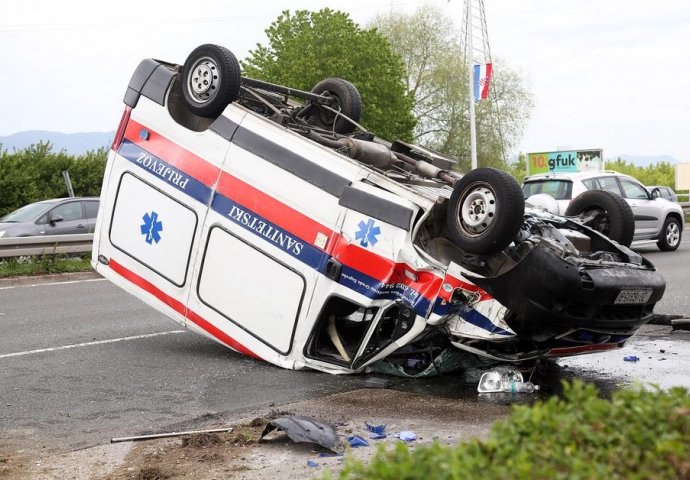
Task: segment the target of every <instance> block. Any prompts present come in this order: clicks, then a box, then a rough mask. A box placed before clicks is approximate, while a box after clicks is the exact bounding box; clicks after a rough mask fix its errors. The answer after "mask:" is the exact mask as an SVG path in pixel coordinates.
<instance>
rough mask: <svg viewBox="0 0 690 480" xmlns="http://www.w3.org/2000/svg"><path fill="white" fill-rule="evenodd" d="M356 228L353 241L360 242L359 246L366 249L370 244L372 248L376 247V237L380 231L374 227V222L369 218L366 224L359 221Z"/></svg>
mask: <svg viewBox="0 0 690 480" xmlns="http://www.w3.org/2000/svg"><path fill="white" fill-rule="evenodd" d="M357 226H358V227H359V231H357V232H356V233H355V240H361V241H360V242H359V244H360V245H361V246H363V247H364V248H368V247H369V244H370V243H371V246H372V247H373V246H374V245H376V243H377V242H378V239H377V238H376V237H377V235H379V234H380V233H381V229H380V228H379V227H375V226H374V220H373V219H371V218H370V219H369V220H368V221H367V223H364V220H361V221H360V222H359V223H358V224H357Z"/></svg>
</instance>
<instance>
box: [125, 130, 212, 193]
mask: <svg viewBox="0 0 690 480" xmlns="http://www.w3.org/2000/svg"><path fill="white" fill-rule="evenodd" d="M142 131H145V132H146V133H147V135H145V136H147V137H148V138H147V139H144V138H142V136H141V135H142V133H141V132H142ZM125 138H126V139H127V140H129V141H130V142H132V143H134V144H135V145H137V146H139V147H140V148H143V149H144V150H146V151H147V152H149V153H152V154H153V155H155V156H157V157H158V158H160V159H162V160H164V161H165V162H167V163H169V164H170V165H172V166H173V167H175V168H178V169H180V170H182V171H183V172H184V173H186V174H187V175H189V176H191V177H194V178H195V179H196V180H199V181H200V182H201V183H203V184H204V185H206V186H207V187H211V188H213V184H214V183H216V180H218V174H219V173H220V168H218V167H216V166H214V165H212V164H211V163H209V162H207V161H206V160H204V159H203V158H201V157H199V156H198V155H195V154H193V153H192V152H190V151H189V150H187V149H186V148H183V147H181V146H179V145H177V144H176V143H175V142H172V141H171V140H169V139H168V138H166V137H164V136H163V135H161V134H160V133H158V132H156V131H154V130H152V129H151V128H149V127H146V126H144V125H142V124H141V123H139V122H137V121H136V120H130V121H129V123H128V124H127V130H125Z"/></svg>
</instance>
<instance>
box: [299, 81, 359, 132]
mask: <svg viewBox="0 0 690 480" xmlns="http://www.w3.org/2000/svg"><path fill="white" fill-rule="evenodd" d="M311 93H316V94H317V95H324V96H327V97H332V98H333V100H334V102H333V103H334V105H331V106H330V108H332V109H333V110H337V111H340V113H342V114H343V115H345V116H347V117H349V118H351V119H352V120H354V121H355V122H359V119H360V117H361V115H362V97H361V96H360V94H359V91H358V90H357V87H355V86H354V85H352V84H351V83H350V82H348V81H347V80H343V79H342V78H336V77H331V78H327V79H325V80H321V81H320V82H319V83H317V84H316V85H315V86H314V88H312V89H311ZM316 107H317V109H318V110H317V111H318V114H317V115H316V116H315V117H316V118H315V120H316V122H317V123H318V124H319V126H321V127H323V128H327V129H329V130H334V131H335V132H337V133H352V132H354V131H355V128H357V126H356V125H355V124H353V123H352V122H349V121H347V119H346V118H343V117H342V116H340V118H337V117H338V114H336V113H335V112H332V111H331V110H328V109H327V108H323V107H322V106H320V105H316ZM334 124H335V125H334Z"/></svg>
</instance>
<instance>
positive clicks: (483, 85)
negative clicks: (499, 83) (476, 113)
mask: <svg viewBox="0 0 690 480" xmlns="http://www.w3.org/2000/svg"><path fill="white" fill-rule="evenodd" d="M490 80H491V64H490V63H487V64H485V65H475V66H474V101H475V102H478V101H479V100H481V99H482V98H487V97H488V96H489V81H490Z"/></svg>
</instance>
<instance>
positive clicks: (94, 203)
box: [83, 200, 98, 233]
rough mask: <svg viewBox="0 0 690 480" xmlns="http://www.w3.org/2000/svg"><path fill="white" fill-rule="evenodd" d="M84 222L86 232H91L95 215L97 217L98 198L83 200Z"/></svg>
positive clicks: (94, 227) (93, 227) (94, 225)
mask: <svg viewBox="0 0 690 480" xmlns="http://www.w3.org/2000/svg"><path fill="white" fill-rule="evenodd" d="M83 203H84V223H85V224H86V232H84V233H93V232H94V230H95V229H96V217H98V200H85V201H84V202H83Z"/></svg>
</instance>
